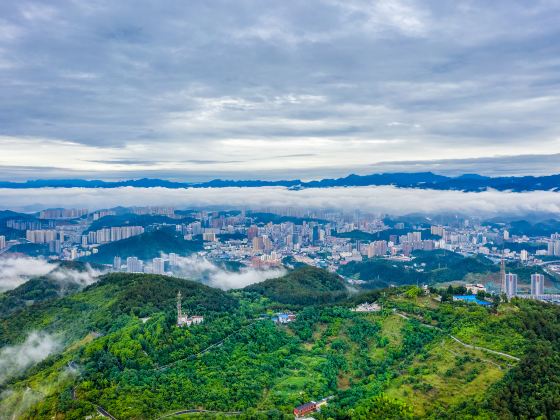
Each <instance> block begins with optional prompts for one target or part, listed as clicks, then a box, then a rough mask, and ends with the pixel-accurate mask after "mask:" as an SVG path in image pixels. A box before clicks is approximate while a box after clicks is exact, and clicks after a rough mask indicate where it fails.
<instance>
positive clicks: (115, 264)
mask: <svg viewBox="0 0 560 420" xmlns="http://www.w3.org/2000/svg"><path fill="white" fill-rule="evenodd" d="M121 265H122V260H121V257H119V256H115V258H113V269H115V270H117V271H120V269H121Z"/></svg>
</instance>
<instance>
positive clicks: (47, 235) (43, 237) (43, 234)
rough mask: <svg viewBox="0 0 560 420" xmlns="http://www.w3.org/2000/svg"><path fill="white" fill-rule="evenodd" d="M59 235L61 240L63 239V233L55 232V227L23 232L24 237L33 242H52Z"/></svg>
mask: <svg viewBox="0 0 560 420" xmlns="http://www.w3.org/2000/svg"><path fill="white" fill-rule="evenodd" d="M59 236H60V239H61V241H64V233H62V232H57V231H56V230H55V229H39V230H27V231H26V232H25V239H27V240H28V241H29V242H31V243H33V244H46V243H49V242H54V241H56V240H57V239H58V237H59Z"/></svg>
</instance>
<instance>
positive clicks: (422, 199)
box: [0, 186, 560, 217]
mask: <svg viewBox="0 0 560 420" xmlns="http://www.w3.org/2000/svg"><path fill="white" fill-rule="evenodd" d="M0 202H2V203H4V205H5V206H7V207H9V208H12V209H19V210H22V209H28V210H31V209H32V210H38V209H41V208H47V207H56V206H65V207H88V208H89V209H90V210H94V209H99V208H109V207H115V206H119V205H123V206H145V205H152V206H156V205H165V206H175V207H177V208H193V207H198V208H204V207H205V208H208V207H218V208H226V209H232V208H248V209H270V208H279V209H285V208H286V207H294V208H302V209H335V210H340V211H354V210H355V209H360V210H361V211H364V212H368V213H371V214H375V215H383V214H391V215H406V214H410V213H426V214H441V213H456V214H464V215H472V216H480V217H486V216H496V215H520V216H521V215H524V214H527V213H530V212H542V213H559V212H560V193H555V192H551V191H533V192H524V193H514V192H500V191H494V190H490V191H485V192H480V193H464V192H461V191H437V190H421V189H412V188H395V187H392V186H383V187H347V188H324V189H312V188H310V189H304V190H299V191H292V190H289V189H287V188H283V187H262V188H199V189H197V188H186V189H167V188H160V187H158V188H134V187H123V188H113V189H87V188H42V189H26V190H11V189H0Z"/></svg>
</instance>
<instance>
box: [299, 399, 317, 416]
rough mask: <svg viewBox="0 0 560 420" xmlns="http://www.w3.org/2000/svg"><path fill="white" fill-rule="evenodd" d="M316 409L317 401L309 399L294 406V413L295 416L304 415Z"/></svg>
mask: <svg viewBox="0 0 560 420" xmlns="http://www.w3.org/2000/svg"><path fill="white" fill-rule="evenodd" d="M316 409H317V403H316V402H315V401H311V402H308V403H305V404H303V405H300V406H299V407H296V408H294V415H295V416H296V417H300V416H305V415H306V414H309V413H312V412H314V411H315V410H316Z"/></svg>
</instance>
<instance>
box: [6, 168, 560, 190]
mask: <svg viewBox="0 0 560 420" xmlns="http://www.w3.org/2000/svg"><path fill="white" fill-rule="evenodd" d="M384 185H390V186H395V187H400V188H421V189H435V190H457V191H465V192H476V191H484V190H487V189H494V190H498V191H516V192H522V191H558V190H559V189H560V174H559V175H546V176H503V177H490V176H483V175H478V174H463V175H460V176H456V177H450V176H445V175H438V174H435V173H433V172H410V173H409V172H402V173H380V174H371V175H354V174H351V175H348V176H346V177H342V178H326V179H320V180H314V181H301V180H299V179H294V180H277V181H269V180H258V179H254V180H224V179H214V180H211V181H206V182H179V181H169V180H163V179H156V178H154V179H151V178H142V179H131V180H122V181H102V180H85V179H38V180H28V181H23V182H10V181H0V188H10V189H28V188H121V187H137V188H152V187H163V188H227V187H268V186H280V187H289V188H329V187H358V186H384Z"/></svg>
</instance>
